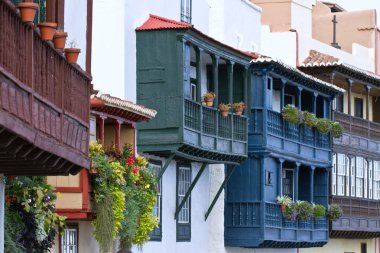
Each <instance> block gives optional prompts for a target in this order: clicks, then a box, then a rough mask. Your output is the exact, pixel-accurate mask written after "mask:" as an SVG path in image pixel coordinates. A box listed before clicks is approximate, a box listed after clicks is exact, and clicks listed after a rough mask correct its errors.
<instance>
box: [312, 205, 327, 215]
mask: <svg viewBox="0 0 380 253" xmlns="http://www.w3.org/2000/svg"><path fill="white" fill-rule="evenodd" d="M325 214H326V208H325V207H324V206H322V205H315V204H313V217H314V218H316V219H320V218H322V217H323V216H325Z"/></svg>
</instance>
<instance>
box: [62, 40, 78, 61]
mask: <svg viewBox="0 0 380 253" xmlns="http://www.w3.org/2000/svg"><path fill="white" fill-rule="evenodd" d="M79 53H80V48H76V44H75V41H71V42H70V48H65V56H66V60H67V61H68V62H69V63H77V60H78V56H79Z"/></svg>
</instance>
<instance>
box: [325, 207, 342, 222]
mask: <svg viewBox="0 0 380 253" xmlns="http://www.w3.org/2000/svg"><path fill="white" fill-rule="evenodd" d="M342 215H343V210H342V208H340V206H338V205H337V204H331V205H329V208H328V209H327V212H326V217H327V218H328V219H329V220H330V221H336V220H338V219H339V218H340V217H341V216H342Z"/></svg>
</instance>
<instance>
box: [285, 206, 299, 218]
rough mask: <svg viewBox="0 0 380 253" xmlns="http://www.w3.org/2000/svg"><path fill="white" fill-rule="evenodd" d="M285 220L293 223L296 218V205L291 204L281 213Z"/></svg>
mask: <svg viewBox="0 0 380 253" xmlns="http://www.w3.org/2000/svg"><path fill="white" fill-rule="evenodd" d="M283 214H284V216H285V218H286V219H288V220H291V221H295V220H296V219H297V216H298V207H297V204H296V203H294V202H292V203H290V204H289V205H287V206H286V207H285V212H284V213H283Z"/></svg>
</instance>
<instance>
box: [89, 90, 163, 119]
mask: <svg viewBox="0 0 380 253" xmlns="http://www.w3.org/2000/svg"><path fill="white" fill-rule="evenodd" d="M94 100H95V101H96V100H98V101H101V102H102V103H100V106H93V105H92V106H91V109H92V110H93V111H98V112H104V113H107V114H110V115H114V116H117V117H121V118H125V119H127V120H129V121H132V122H141V121H146V120H150V119H152V118H154V117H155V116H156V114H157V111H155V110H153V109H149V108H146V107H144V106H142V105H138V104H135V103H132V102H130V101H127V100H123V99H120V98H118V97H113V96H111V95H109V94H103V93H102V92H100V91H98V92H97V93H96V94H93V95H91V104H93V101H94Z"/></svg>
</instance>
